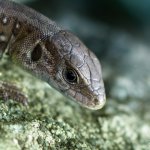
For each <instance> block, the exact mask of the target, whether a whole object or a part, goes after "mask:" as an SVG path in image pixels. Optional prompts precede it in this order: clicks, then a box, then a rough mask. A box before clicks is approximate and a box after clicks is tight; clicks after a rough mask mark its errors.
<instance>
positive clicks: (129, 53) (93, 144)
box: [0, 0, 150, 150]
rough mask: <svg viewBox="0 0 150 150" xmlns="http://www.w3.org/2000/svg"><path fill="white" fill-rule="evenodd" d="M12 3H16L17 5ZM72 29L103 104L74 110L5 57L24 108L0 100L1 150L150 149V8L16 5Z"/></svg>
mask: <svg viewBox="0 0 150 150" xmlns="http://www.w3.org/2000/svg"><path fill="white" fill-rule="evenodd" d="M16 1H17V0H16ZM18 2H20V3H24V4H26V5H28V6H30V7H32V8H34V9H36V10H37V11H39V12H41V13H43V14H45V15H46V16H48V17H49V18H51V19H53V20H55V21H56V22H57V23H58V24H59V25H61V26H63V27H64V28H66V29H69V30H72V31H73V32H74V33H75V34H76V35H78V36H79V37H80V38H81V39H82V40H83V41H84V42H85V43H86V45H87V46H88V47H89V48H90V49H91V50H92V51H94V52H95V53H96V55H97V56H98V58H99V59H100V61H101V65H102V69H103V77H104V81H105V87H106V94H107V102H106V106H105V107H104V108H103V109H102V110H98V111H91V110H88V109H85V108H82V107H80V106H79V105H78V104H76V103H74V102H70V100H68V99H66V98H65V97H63V96H62V95H61V94H59V93H58V92H56V91H55V90H53V89H52V88H50V87H49V86H48V85H47V84H46V83H44V82H42V81H39V80H38V79H35V78H34V77H32V76H30V75H29V74H27V73H25V72H24V71H22V70H21V69H20V68H18V67H16V66H15V65H13V64H12V63H11V62H9V61H6V60H5V59H4V60H3V61H1V62H0V68H1V70H0V80H6V81H11V82H15V83H17V85H18V86H19V87H21V88H22V89H23V91H24V92H25V93H26V94H27V95H28V96H29V99H30V101H29V107H28V108H24V107H22V106H21V105H19V104H17V103H15V102H12V101H11V102H6V103H3V101H1V103H0V132H1V136H0V149H7V150H9V149H10V150H13V149H15V150H16V149H18V150H19V149H28V150H33V149H35V150H38V149H86V150H88V149H91V150H93V149H94V150H95V149H97V150H125V149H126V150H148V149H150V115H149V114H150V109H149V104H150V94H149V93H150V75H149V74H150V67H149V64H150V59H149V56H150V46H149V37H150V36H149V35H150V26H149V20H150V15H149V14H150V5H149V3H150V2H149V1H147V0H132V1H130V0H115V1H114V0H107V1H106V0H94V1H92V0H76V1H73V0H63V1H58V0H43V1H42V0H33V1H31V0H30V1H29V0H23V1H21V0H18Z"/></svg>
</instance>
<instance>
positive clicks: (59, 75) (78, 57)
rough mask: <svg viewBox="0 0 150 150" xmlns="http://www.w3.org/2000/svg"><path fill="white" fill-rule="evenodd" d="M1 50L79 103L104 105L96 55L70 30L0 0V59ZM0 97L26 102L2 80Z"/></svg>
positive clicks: (103, 93)
mask: <svg viewBox="0 0 150 150" xmlns="http://www.w3.org/2000/svg"><path fill="white" fill-rule="evenodd" d="M4 53H6V54H7V55H8V58H10V59H11V60H12V62H14V63H16V64H17V65H19V66H20V67H22V68H24V69H25V70H27V71H29V72H30V73H32V74H33V75H35V76H37V77H39V78H41V79H42V80H44V81H46V82H47V83H48V84H49V85H51V86H52V87H54V88H55V89H57V90H58V91H60V92H61V93H62V94H64V95H66V96H67V97H69V98H70V99H73V100H75V101H76V102H78V103H79V104H81V105H82V106H84V107H87V108H90V109H100V108H102V107H103V105H104V104H105V100H106V98H105V88H104V84H103V79H102V72H101V66H100V63H99V61H98V59H97V57H96V56H95V55H94V54H93V53H92V52H91V51H90V50H89V49H88V48H87V47H86V46H85V45H84V44H83V43H82V42H81V41H80V40H79V39H78V38H77V37H76V36H75V35H74V34H72V33H71V32H70V31H67V30H64V29H62V28H61V27H59V26H58V25H57V24H56V23H55V22H53V21H52V20H50V19H48V18H47V17H45V16H43V15H42V14H40V13H38V12H36V11H35V10H33V9H31V8H28V7H26V6H23V5H20V4H17V3H14V2H11V1H8V0H0V58H2V57H3V55H4ZM0 99H3V100H8V99H13V100H16V101H18V102H21V103H23V104H27V98H26V97H25V96H24V94H23V93H22V92H21V91H20V90H19V89H18V88H17V87H15V86H14V85H11V84H9V83H5V82H0Z"/></svg>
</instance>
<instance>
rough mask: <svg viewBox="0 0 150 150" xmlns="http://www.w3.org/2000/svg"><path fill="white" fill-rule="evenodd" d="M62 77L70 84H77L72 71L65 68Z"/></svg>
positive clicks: (74, 72)
mask: <svg viewBox="0 0 150 150" xmlns="http://www.w3.org/2000/svg"><path fill="white" fill-rule="evenodd" d="M63 77H64V79H65V80H66V81H67V82H68V83H70V84H76V83H77V82H78V74H77V72H76V71H75V70H73V69H68V68H66V69H65V70H64V71H63Z"/></svg>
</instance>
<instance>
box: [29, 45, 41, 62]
mask: <svg viewBox="0 0 150 150" xmlns="http://www.w3.org/2000/svg"><path fill="white" fill-rule="evenodd" d="M41 56H42V47H41V45H40V44H37V45H36V46H35V48H34V49H33V51H32V52H31V60H32V61H38V60H39V59H40V58H41Z"/></svg>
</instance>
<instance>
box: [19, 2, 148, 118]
mask: <svg viewBox="0 0 150 150" xmlns="http://www.w3.org/2000/svg"><path fill="white" fill-rule="evenodd" d="M16 1H17V0H16ZM17 2H20V3H24V4H26V5H28V6H30V7H32V8H34V9H35V10H37V11H39V12H41V13H43V14H44V15H46V16H48V17H49V18H51V19H52V20H55V21H56V22H57V23H58V24H59V25H61V26H62V27H64V28H66V29H69V30H71V31H72V32H74V33H75V34H76V35H77V36H79V37H80V39H82V41H84V43H85V44H86V45H87V46H88V47H89V48H90V49H91V50H92V51H93V52H94V53H95V54H96V55H97V56H98V58H99V59H100V61H101V65H102V69H103V77H104V82H105V87H106V94H107V99H108V101H109V102H111V101H117V103H127V105H128V106H129V107H130V108H132V110H134V111H135V112H138V113H139V112H140V113H141V114H143V116H144V114H145V113H144V112H146V111H147V110H149V105H148V104H149V102H150V101H149V99H150V75H149V74H150V58H149V57H150V44H149V39H150V1H148V0H132V1H131V0H76V1H73V0H63V1H58V0H44V1H42V0H23V1H21V0H18V1H17ZM144 117H145V116H144ZM146 119H149V120H150V117H149V115H148V116H146Z"/></svg>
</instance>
